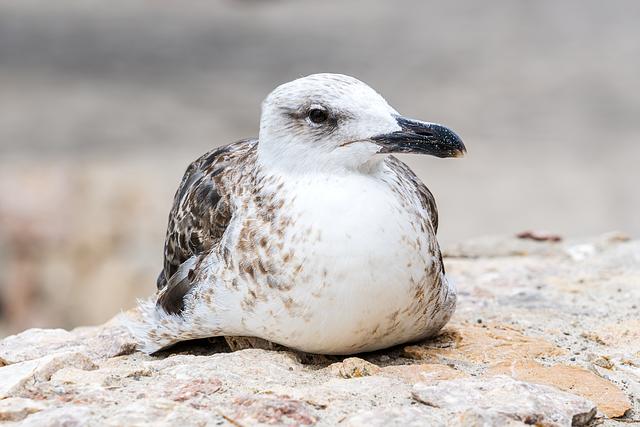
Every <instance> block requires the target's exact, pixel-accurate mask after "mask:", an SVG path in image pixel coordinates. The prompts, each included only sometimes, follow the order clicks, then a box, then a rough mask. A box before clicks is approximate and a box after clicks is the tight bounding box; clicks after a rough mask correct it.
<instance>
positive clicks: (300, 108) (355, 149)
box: [258, 74, 466, 172]
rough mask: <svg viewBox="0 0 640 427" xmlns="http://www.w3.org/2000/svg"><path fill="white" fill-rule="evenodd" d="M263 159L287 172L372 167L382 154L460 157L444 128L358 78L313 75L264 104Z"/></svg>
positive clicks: (456, 142) (460, 149) (260, 145)
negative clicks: (412, 114) (406, 112)
mask: <svg viewBox="0 0 640 427" xmlns="http://www.w3.org/2000/svg"><path fill="white" fill-rule="evenodd" d="M258 139H259V143H258V153H259V154H258V156H259V161H261V162H262V163H263V164H268V165H269V166H276V167H279V168H280V169H283V170H285V171H287V172H311V171H349V170H365V169H369V168H370V167H371V165H372V164H375V163H376V161H379V160H381V159H382V157H383V156H380V154H382V155H384V154H390V153H417V154H429V155H432V156H436V157H459V156H462V155H463V154H464V153H465V151H466V149H465V146H464V144H463V143H462V140H461V139H460V138H459V137H458V136H457V135H456V134H455V133H454V132H453V131H451V130H449V129H447V128H446V127H444V126H441V125H438V124H434V123H428V122H423V121H419V120H413V119H409V118H406V117H403V116H401V115H400V114H399V113H398V112H397V111H396V110H394V109H393V108H392V107H391V106H390V105H389V104H388V103H387V101H386V100H385V99H384V98H383V97H382V96H380V95H379V94H378V93H377V92H376V91H375V90H373V89H372V88H370V87H369V86H367V85H366V84H365V83H363V82H361V81H360V80H358V79H355V78H353V77H349V76H345V75H341V74H313V75H310V76H307V77H303V78H300V79H297V80H294V81H292V82H289V83H285V84H283V85H281V86H278V87H277V88H276V89H275V90H274V91H273V92H271V93H270V94H269V95H268V96H267V98H266V99H265V100H264V102H263V103H262V115H261V118H260V134H259V138H258Z"/></svg>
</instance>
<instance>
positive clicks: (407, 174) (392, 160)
mask: <svg viewBox="0 0 640 427" xmlns="http://www.w3.org/2000/svg"><path fill="white" fill-rule="evenodd" d="M387 164H388V165H389V167H390V168H391V169H392V170H393V171H395V172H396V173H397V174H398V176H401V177H402V179H403V180H406V181H407V182H408V183H409V184H410V186H411V187H412V188H414V189H415V191H416V193H417V195H418V198H419V199H420V202H421V203H422V204H423V206H424V207H425V208H426V209H427V210H428V211H429V214H430V217H431V225H432V226H433V232H434V233H437V232H438V207H437V206H436V199H435V198H434V197H433V194H431V191H429V189H428V188H427V186H426V185H424V184H423V183H422V181H420V178H418V177H417V176H416V174H415V173H413V171H412V170H411V169H410V168H409V166H407V165H406V164H404V163H403V162H401V161H400V160H398V159H397V158H396V157H394V156H389V157H388V158H387Z"/></svg>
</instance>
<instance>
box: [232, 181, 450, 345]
mask: <svg viewBox="0 0 640 427" xmlns="http://www.w3.org/2000/svg"><path fill="white" fill-rule="evenodd" d="M383 173H390V172H389V171H384V172H383ZM382 178H383V176H382V175H378V176H369V175H360V174H352V175H344V176H338V175H335V174H332V175H326V176H318V175H310V176H308V177H306V178H304V179H299V180H296V181H295V183H288V184H285V188H283V189H282V191H287V192H290V193H291V194H295V195H296V197H295V198H293V201H292V202H291V203H288V204H287V206H286V209H287V210H289V212H290V214H291V216H292V217H293V218H294V222H293V224H292V225H291V226H290V227H288V228H287V229H286V231H285V238H284V241H285V248H284V249H285V250H288V249H291V250H292V252H293V253H294V254H295V256H296V257H298V259H302V260H303V265H304V268H303V271H302V272H301V274H300V276H299V278H300V280H299V282H298V283H296V284H295V286H293V287H292V288H291V289H290V290H287V291H286V294H287V295H286V298H282V295H279V298H272V299H270V302H269V304H265V305H263V306H261V307H256V310H255V311H254V312H252V313H247V315H246V317H245V318H244V319H242V322H241V323H242V324H244V325H245V327H246V328H247V330H246V332H247V334H252V335H257V336H261V337H263V338H265V339H269V340H272V341H275V342H279V343H281V344H284V345H287V346H289V347H293V348H298V349H300V350H304V351H307V352H317V353H353V352H356V351H368V350H374V349H377V348H383V347H388V346H390V345H393V344H396V343H400V342H406V341H409V340H412V339H416V338H420V337H421V336H423V335H424V334H425V333H426V332H427V331H428V330H429V327H430V325H429V322H428V317H429V315H430V313H428V310H427V309H426V307H417V306H416V304H418V302H417V299H416V293H417V292H422V294H423V295H424V296H425V298H423V300H424V301H427V300H428V299H429V298H428V297H429V296H430V295H435V294H434V293H440V292H441V290H440V289H432V287H433V283H434V279H435V278H434V277H432V276H430V274H431V275H432V274H433V271H434V270H433V269H431V266H432V263H433V262H436V259H435V258H434V254H433V253H431V252H430V250H429V248H430V246H431V245H430V242H429V241H430V239H433V238H435V236H432V235H429V234H428V232H429V231H430V230H426V231H421V227H420V224H421V219H420V215H422V216H424V215H427V214H428V213H427V212H426V211H423V209H422V207H421V206H420V204H419V203H418V201H417V200H409V201H408V202H407V203H408V205H403V203H402V202H401V200H400V199H399V196H398V194H396V193H394V191H393V189H392V187H391V186H390V185H389V183H388V182H385V180H384V179H382ZM407 206H412V208H410V209H409V208H408V207H407ZM305 230H308V231H305ZM437 274H438V275H439V274H440V273H439V269H438V270H437ZM435 281H436V282H438V283H440V282H439V280H435ZM289 298H290V299H289ZM285 300H286V301H293V302H294V305H293V307H292V306H291V305H287V304H283V302H282V301H285ZM418 317H419V318H418Z"/></svg>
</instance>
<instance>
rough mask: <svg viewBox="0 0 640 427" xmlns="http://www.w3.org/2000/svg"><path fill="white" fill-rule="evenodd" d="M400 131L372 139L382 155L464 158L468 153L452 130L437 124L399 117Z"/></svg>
mask: <svg viewBox="0 0 640 427" xmlns="http://www.w3.org/2000/svg"><path fill="white" fill-rule="evenodd" d="M396 120H397V121H398V125H399V126H400V130H399V131H396V132H391V133H385V134H382V135H377V136H374V137H373V138H371V140H372V141H374V142H375V143H376V144H378V145H379V146H380V148H381V150H380V153H417V154H430V155H432V156H436V157H462V156H463V155H464V153H466V152H467V149H466V148H465V146H464V144H463V143H462V140H461V139H460V137H459V136H458V135H456V134H455V133H454V132H453V131H452V130H450V129H447V128H446V127H444V126H440V125H437V124H435V123H427V122H421V121H418V120H412V119H407V118H406V117H401V116H399V117H397V118H396Z"/></svg>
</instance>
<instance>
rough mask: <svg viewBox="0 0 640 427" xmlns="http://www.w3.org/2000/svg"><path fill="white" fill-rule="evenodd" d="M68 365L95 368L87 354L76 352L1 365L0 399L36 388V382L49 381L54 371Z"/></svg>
mask: <svg viewBox="0 0 640 427" xmlns="http://www.w3.org/2000/svg"><path fill="white" fill-rule="evenodd" d="M70 365H72V366H77V367H80V368H82V369H87V370H88V369H95V368H96V365H94V363H93V362H92V361H91V360H90V359H89V358H88V357H87V356H85V355H84V354H82V353H76V352H66V353H57V354H52V355H49V356H44V357H41V358H39V359H34V360H28V361H26V362H20V363H15V364H12V365H7V366H3V367H2V368H0V399H4V398H5V397H9V396H15V395H17V394H18V393H20V392H23V391H25V390H26V389H27V388H37V386H38V383H42V382H47V381H49V380H50V379H51V376H52V375H53V374H54V373H55V372H56V371H58V370H60V369H62V368H64V367H65V366H70Z"/></svg>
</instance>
